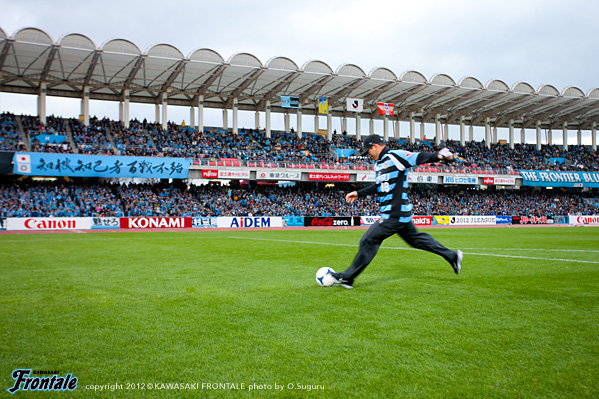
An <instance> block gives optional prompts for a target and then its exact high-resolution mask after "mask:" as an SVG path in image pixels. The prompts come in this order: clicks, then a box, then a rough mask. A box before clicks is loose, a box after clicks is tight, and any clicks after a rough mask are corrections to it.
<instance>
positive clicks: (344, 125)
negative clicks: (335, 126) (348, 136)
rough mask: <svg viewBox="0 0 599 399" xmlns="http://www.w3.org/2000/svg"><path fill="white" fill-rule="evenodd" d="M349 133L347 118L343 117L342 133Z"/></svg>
mask: <svg viewBox="0 0 599 399" xmlns="http://www.w3.org/2000/svg"><path fill="white" fill-rule="evenodd" d="M343 132H347V116H345V115H343V118H342V119H341V133H343Z"/></svg>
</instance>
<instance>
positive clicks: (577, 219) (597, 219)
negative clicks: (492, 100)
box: [568, 215, 599, 226]
mask: <svg viewBox="0 0 599 399" xmlns="http://www.w3.org/2000/svg"><path fill="white" fill-rule="evenodd" d="M568 224H572V225H579V226H599V215H587V216H576V215H568Z"/></svg>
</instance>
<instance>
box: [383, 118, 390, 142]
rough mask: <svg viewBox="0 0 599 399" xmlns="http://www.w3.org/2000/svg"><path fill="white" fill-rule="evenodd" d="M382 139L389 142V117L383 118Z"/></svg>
mask: <svg viewBox="0 0 599 399" xmlns="http://www.w3.org/2000/svg"><path fill="white" fill-rule="evenodd" d="M383 138H384V140H385V141H389V117H388V116H387V115H384V116H383Z"/></svg>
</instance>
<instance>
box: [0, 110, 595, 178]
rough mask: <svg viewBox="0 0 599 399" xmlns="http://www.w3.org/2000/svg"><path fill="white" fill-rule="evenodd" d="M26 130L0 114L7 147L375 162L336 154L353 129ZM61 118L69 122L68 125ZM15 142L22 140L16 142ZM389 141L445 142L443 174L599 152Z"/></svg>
mask: <svg viewBox="0 0 599 399" xmlns="http://www.w3.org/2000/svg"><path fill="white" fill-rule="evenodd" d="M20 118H21V120H22V122H23V131H22V132H20V131H19V127H18V125H17V123H16V122H15V120H16V118H15V116H14V115H12V114H9V113H4V114H2V119H1V121H0V129H1V130H0V145H3V146H4V148H3V149H4V150H12V151H14V150H19V149H20V150H25V147H24V144H23V143H22V139H21V138H22V137H25V136H29V137H31V138H34V137H41V136H43V137H47V136H50V135H55V136H66V138H67V139H66V140H65V141H62V142H55V141H54V140H50V141H49V142H40V141H39V139H32V141H31V144H32V151H36V152H75V151H73V149H72V147H71V146H70V144H69V142H68V137H69V132H68V131H67V128H65V126H68V129H70V131H71V134H72V138H73V142H74V144H75V148H76V149H77V151H78V152H79V153H85V154H103V155H110V154H120V155H138V156H168V157H186V158H191V159H193V160H194V163H195V164H205V165H214V166H218V165H224V164H225V162H228V163H229V164H231V165H233V163H235V165H238V166H250V167H252V166H257V165H265V164H266V165H270V166H279V167H288V168H316V167H318V168H322V169H341V170H344V169H353V170H365V169H369V168H371V165H372V163H371V162H370V161H369V160H367V159H365V158H362V157H358V156H349V157H339V156H338V155H337V153H336V150H350V151H349V152H348V153H354V154H356V153H357V152H358V151H359V149H360V148H361V141H360V140H356V138H355V136H350V135H347V134H336V135H334V136H333V139H332V140H331V141H330V142H329V141H328V140H326V139H325V138H324V137H322V136H320V135H318V134H311V133H308V134H304V135H303V136H302V138H298V137H297V135H295V134H291V133H285V132H277V131H273V132H272V135H271V136H272V137H270V138H268V137H266V135H265V134H264V132H263V131H259V130H255V129H240V130H239V133H238V134H234V133H232V132H230V131H225V130H224V129H222V128H206V129H204V130H203V131H196V130H194V129H191V128H189V127H182V126H180V125H176V124H174V123H169V124H168V129H167V130H163V129H162V128H161V127H160V125H158V124H154V123H148V122H147V121H144V122H139V121H137V120H135V119H134V120H132V121H131V122H130V127H129V128H128V129H125V128H124V127H123V125H122V124H121V123H120V122H116V121H112V120H109V119H106V118H104V119H101V120H99V119H97V118H91V119H90V126H89V127H85V126H83V125H82V124H81V122H80V121H78V120H76V119H66V120H65V119H62V118H57V117H48V118H47V123H46V126H44V125H43V124H41V123H40V122H39V119H38V118H36V117H32V116H23V115H22V116H20ZM65 123H66V125H65ZM19 143H20V144H19ZM388 143H389V146H390V147H391V148H394V149H404V150H407V151H436V150H438V149H440V148H441V146H444V145H445V146H447V147H449V148H450V149H451V150H452V151H454V152H455V153H456V154H457V155H458V163H456V164H454V165H452V166H451V167H447V166H443V165H438V164H433V165H429V166H428V167H426V168H425V167H423V168H420V169H417V171H424V172H426V171H433V172H434V171H437V172H444V173H458V172H460V173H491V172H493V173H500V174H514V175H518V170H519V169H531V170H560V171H597V170H599V156H598V155H597V152H596V151H593V150H592V149H591V148H590V146H569V147H568V150H564V149H563V148H562V147H560V146H556V145H543V146H542V147H541V150H537V148H536V146H535V145H531V144H516V145H515V148H514V149H511V148H510V147H509V146H508V145H506V144H491V146H490V148H487V146H486V144H485V143H484V142H470V143H466V144H465V145H464V146H461V145H460V143H459V142H456V141H448V142H446V143H442V145H441V146H436V145H435V144H431V143H430V142H428V141H426V140H422V141H420V140H417V141H416V142H415V143H410V142H409V141H407V140H403V139H399V140H397V139H393V138H391V139H389V141H388Z"/></svg>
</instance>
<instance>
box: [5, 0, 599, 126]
mask: <svg viewBox="0 0 599 399" xmlns="http://www.w3.org/2000/svg"><path fill="white" fill-rule="evenodd" d="M0 10H2V12H0V28H2V29H3V30H4V31H5V32H6V34H8V35H10V36H12V35H13V34H14V33H15V32H16V31H17V30H18V29H21V28H23V27H36V28H40V29H43V30H44V31H46V32H47V33H49V34H50V36H51V37H52V38H53V39H54V40H55V41H58V40H59V39H60V37H61V36H63V35H65V34H68V33H81V34H84V35H86V36H87V37H89V38H90V39H92V40H93V41H94V43H96V45H97V46H101V45H102V44H103V43H104V42H106V41H108V40H110V39H114V38H123V39H128V40H130V41H132V42H133V43H135V44H137V45H138V47H140V48H141V49H142V51H145V50H146V49H148V48H149V47H150V46H152V45H154V44H157V43H168V44H171V45H174V46H175V47H177V48H178V49H179V50H181V52H182V53H183V54H184V55H188V54H189V53H191V52H192V51H193V50H195V49H198V48H210V49H212V50H215V51H216V52H218V53H219V54H220V55H221V56H222V57H223V58H224V59H228V58H229V57H230V56H231V55H233V54H235V53H237V52H248V53H251V54H253V55H255V56H257V57H258V58H259V59H260V60H261V61H262V63H266V62H267V61H268V60H269V59H270V58H272V57H275V56H284V57H288V58H290V59H291V60H293V61H294V62H295V63H296V64H297V65H299V66H300V67H301V66H302V65H303V64H304V63H305V62H307V61H310V60H320V61H323V62H325V63H327V64H328V65H329V66H331V68H332V69H333V70H336V69H337V67H339V66H340V65H342V64H344V63H352V64H355V65H357V66H359V67H360V68H362V69H363V70H364V71H365V72H366V73H369V72H370V71H371V70H372V69H373V68H375V67H386V68H389V69H390V70H392V71H393V72H395V74H396V75H398V76H399V75H401V74H402V73H403V72H404V71H406V70H415V71H418V72H420V73H422V74H423V75H424V76H425V77H427V78H428V79H430V78H431V77H432V76H433V75H434V74H436V73H444V74H447V75H449V76H450V77H452V78H453V79H454V80H455V81H456V82H457V81H459V80H460V79H461V78H462V77H465V76H472V77H474V78H477V79H478V80H480V81H481V82H482V83H483V84H485V83H487V82H488V81H489V80H491V79H499V80H502V81H504V82H505V83H506V84H507V85H508V86H509V87H512V86H513V85H514V84H515V83H517V82H527V83H529V84H531V85H532V86H533V87H534V88H538V87H539V86H540V85H541V84H551V85H553V86H555V87H556V88H557V89H558V90H559V91H560V92H561V91H562V90H563V89H564V88H565V87H568V86H576V87H578V88H580V89H581V90H582V91H583V92H584V93H587V92H588V91H589V90H590V89H592V88H596V87H599V81H598V80H599V79H598V74H597V65H599V51H597V49H598V44H599V40H598V38H599V34H598V32H597V26H596V21H597V17H598V16H599V2H598V1H593V0H569V1H565V0H562V1H555V0H501V1H484V0H452V1H442V0H438V1H433V0H413V1H404V0H400V1H393V0H388V1H386V2H383V1H374V0H368V1H364V0H344V1H338V0H332V1H329V0H318V1H315V0H301V1H297V2H294V1H281V0H279V1H260V0H255V1H243V0H238V1H220V2H219V1H203V0H196V1H183V0H170V1H168V2H167V1H156V0H144V1H127V0H121V1H114V0H104V1H101V2H95V1H93V2H92V1H85V0H76V1H71V0H62V1H61V0H53V1H47V0H18V1H17V0H0ZM13 97H14V96H10V95H8V94H6V93H5V94H2V95H1V97H0V109H1V110H3V111H4V110H9V111H11V112H15V113H17V112H18V113H21V112H23V113H31V114H35V113H36V112H37V111H36V109H35V100H32V101H30V102H29V101H24V102H22V104H23V105H19V104H21V102H20V101H18V100H14V99H13ZM73 101H75V100H72V101H71V102H66V103H64V104H62V103H61V104H62V105H61V104H58V103H54V104H51V100H50V99H49V100H48V113H55V114H61V115H63V116H76V115H70V114H73V113H75V114H78V112H79V109H78V103H74V102H73ZM29 103H30V104H29ZM67 103H68V104H67ZM14 107H21V108H28V107H33V109H31V110H26V109H23V110H22V111H19V109H14ZM61 107H65V108H61ZM90 107H91V113H92V114H94V111H96V112H98V113H102V111H104V107H101V106H99V105H91V106H90ZM94 107H95V108H94ZM113 108H114V110H113ZM169 108H170V107H169ZM61 110H63V111H62V112H61ZM148 110H149V111H146V110H145V109H144V110H143V111H142V110H139V111H138V112H142V113H146V112H149V113H150V114H151V115H152V118H153V115H154V110H153V109H149V108H148ZM135 112H136V110H135V109H134V108H133V107H132V113H131V116H132V117H134V116H136V115H135ZM173 112H174V113H175V114H177V112H182V115H185V116H183V118H186V119H188V118H189V111H184V110H174V111H173ZM107 113H110V114H111V115H107V116H109V117H113V118H118V108H117V107H116V105H115V106H112V105H111V106H110V109H109V111H108V112H107ZM171 115H172V112H171V110H170V109H169V119H170V117H171ZM98 116H101V115H98ZM208 117H210V116H208ZM173 120H175V121H176V120H177V118H175V117H174V118H173ZM221 123H222V122H221ZM275 123H276V121H275Z"/></svg>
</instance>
